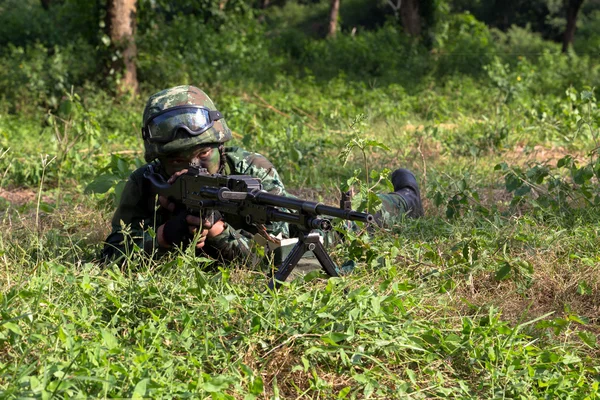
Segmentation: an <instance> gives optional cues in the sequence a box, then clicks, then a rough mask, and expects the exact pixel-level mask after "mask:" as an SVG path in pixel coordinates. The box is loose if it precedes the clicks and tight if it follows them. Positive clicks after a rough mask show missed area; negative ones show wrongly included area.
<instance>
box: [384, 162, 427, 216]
mask: <svg viewBox="0 0 600 400" xmlns="http://www.w3.org/2000/svg"><path fill="white" fill-rule="evenodd" d="M390 180H391V181H392V184H393V185H394V193H396V194H398V195H400V196H401V197H402V198H403V199H404V200H405V201H406V206H407V207H406V216H408V217H412V218H416V217H422V216H423V204H422V203H421V192H420V190H419V184H418V183H417V178H415V176H414V175H413V173H412V172H410V171H409V170H407V169H404V168H398V169H397V170H395V171H394V172H392V177H391V179H390Z"/></svg>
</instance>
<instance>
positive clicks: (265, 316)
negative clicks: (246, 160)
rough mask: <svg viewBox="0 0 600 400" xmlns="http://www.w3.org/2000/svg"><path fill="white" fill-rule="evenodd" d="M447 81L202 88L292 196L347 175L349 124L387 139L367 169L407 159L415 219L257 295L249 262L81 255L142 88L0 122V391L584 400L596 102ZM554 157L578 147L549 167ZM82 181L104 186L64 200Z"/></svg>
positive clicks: (597, 215)
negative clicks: (100, 259) (327, 275)
mask: <svg viewBox="0 0 600 400" xmlns="http://www.w3.org/2000/svg"><path fill="white" fill-rule="evenodd" d="M459 83H460V81H456V82H454V83H451V84H449V85H448V86H445V87H436V88H434V89H432V90H433V91H432V92H427V91H423V92H421V93H417V94H415V95H407V94H405V93H404V92H403V91H402V90H400V89H399V88H398V87H394V86H393V85H392V86H386V87H381V88H367V87H365V86H363V85H361V84H354V83H348V82H344V81H343V80H342V79H340V80H337V81H333V82H331V83H329V84H327V85H326V86H319V85H317V84H315V83H314V82H310V81H309V82H304V83H303V82H300V81H293V80H292V79H290V81H289V82H285V81H282V82H279V84H278V85H276V87H274V88H271V89H263V88H259V87H252V86H251V85H250V86H248V87H238V88H229V89H227V90H226V89H222V92H221V93H220V95H221V96H220V98H221V100H220V101H221V103H220V104H219V107H220V108H221V109H222V110H223V112H224V113H225V115H228V122H229V123H230V126H231V127H232V128H233V130H234V131H235V132H236V142H237V143H236V144H241V145H243V146H244V147H247V148H249V149H252V150H255V151H259V152H261V153H263V154H265V155H267V156H268V157H269V158H270V159H271V160H272V161H273V162H274V163H275V164H276V165H277V166H278V169H279V170H280V172H281V173H282V175H283V176H284V178H285V182H286V184H287V185H288V187H289V188H290V189H291V190H292V191H293V192H294V193H299V194H301V195H305V196H308V197H311V198H322V199H325V200H326V201H327V202H328V203H331V204H334V203H335V201H336V199H335V197H336V196H335V191H334V190H332V189H331V185H333V186H336V188H337V186H339V185H340V184H341V183H343V182H344V181H346V180H347V179H348V178H350V177H352V176H353V175H354V174H355V172H354V171H355V170H357V169H361V168H362V169H363V170H364V160H363V158H362V155H361V153H360V151H359V150H357V149H355V150H353V151H352V153H351V155H350V158H349V161H348V164H347V165H346V166H343V160H341V159H339V156H340V153H341V150H342V149H343V147H344V146H345V145H346V144H348V143H349V142H350V141H351V140H352V139H365V138H366V139H370V140H375V141H379V142H384V143H386V144H387V146H388V147H389V148H390V150H389V151H384V150H382V149H379V148H367V155H368V157H367V163H368V166H369V168H370V169H372V170H375V171H376V172H378V171H379V170H381V169H382V168H390V169H394V168H396V167H399V166H404V167H408V168H411V169H413V170H414V171H415V172H416V173H417V175H418V178H419V181H420V182H421V184H422V189H423V197H424V204H425V209H426V217H425V218H423V219H420V220H414V221H406V222H405V224H404V225H402V226H400V227H398V228H397V229H394V230H392V231H376V232H374V233H373V235H371V236H367V235H362V236H354V235H348V237H347V240H346V241H345V242H344V243H342V244H340V245H338V246H337V247H335V248H333V249H331V252H332V254H333V256H334V258H335V259H336V260H337V261H338V262H343V261H345V260H347V259H353V260H354V261H356V262H357V269H356V271H355V272H354V273H353V274H351V275H348V276H344V277H342V278H333V279H324V278H323V277H322V276H319V275H315V274H309V275H307V276H306V277H305V278H299V279H296V280H294V281H292V282H290V283H287V284H285V285H284V286H283V287H282V288H281V289H280V290H279V291H277V292H268V291H267V290H266V284H267V282H268V276H267V275H266V274H265V273H263V272H261V271H259V270H249V269H247V268H245V267H244V266H243V265H232V266H229V267H228V268H219V267H218V266H216V265H214V264H213V263H212V261H210V260H206V259H198V258H196V257H194V256H192V255H190V254H186V253H183V254H173V255H171V256H169V257H167V258H166V259H163V260H160V261H152V260H148V259H146V258H145V257H143V256H142V255H140V254H138V253H134V254H132V256H131V257H130V259H129V260H127V263H126V265H125V266H124V267H122V268H120V267H119V266H116V265H109V266H107V267H106V268H104V269H102V268H100V267H99V266H98V265H97V264H96V263H95V262H94V259H95V256H96V255H97V254H98V251H99V250H100V248H101V244H100V242H101V241H102V240H103V239H104V238H105V237H106V235H107V233H108V229H109V218H110V216H111V214H112V209H113V207H114V199H115V187H116V185H117V184H118V182H120V181H122V179H124V178H126V176H127V172H128V171H129V170H130V169H132V168H133V167H134V163H135V161H134V158H135V157H141V154H140V153H127V152H130V151H136V150H139V149H140V148H141V142H140V140H139V138H138V137H137V135H138V132H137V130H136V129H135V124H137V123H138V122H137V119H136V114H137V113H138V112H139V111H140V110H141V107H142V103H143V99H137V100H134V102H133V103H132V104H120V103H116V102H115V103H112V102H111V101H110V100H109V99H106V98H104V96H103V95H97V96H96V97H95V96H94V94H93V93H89V96H87V97H86V99H85V101H81V100H78V99H76V98H75V99H72V101H73V103H74V104H73V105H72V107H75V108H76V110H77V111H76V112H75V113H74V114H71V113H67V114H66V115H65V114H63V115H62V117H63V120H62V121H61V120H56V121H58V122H55V125H52V123H51V124H50V125H47V124H41V119H39V120H38V119H35V118H28V117H25V116H2V118H0V136H1V137H2V140H3V141H2V147H3V148H4V149H6V148H8V147H9V148H10V150H8V151H5V150H3V151H2V152H0V155H1V156H0V174H1V176H2V180H1V181H0V182H1V183H0V189H1V191H0V196H1V198H0V207H1V210H2V211H0V219H1V220H2V224H3V226H4V227H6V229H2V230H1V231H0V288H1V292H0V293H1V294H0V303H1V305H0V318H1V319H0V393H1V394H2V397H4V398H28V397H41V398H53V397H56V398H78V397H102V398H104V397H136V398H140V397H144V396H145V397H152V398H161V397H167V398H169V397H174V398H184V397H192V398H197V397H200V398H215V399H220V398H236V399H237V398H240V399H241V398H248V399H251V398H381V399H388V398H403V397H412V398H448V397H450V398H522V399H533V398H578V399H579V398H581V399H583V398H590V399H593V398H597V397H598V391H599V388H598V385H599V382H600V366H599V363H598V357H599V356H600V354H599V349H598V343H597V336H598V334H599V333H600V320H599V319H598V311H599V310H600V309H599V307H600V297H599V294H598V293H600V272H599V271H598V269H597V265H598V264H599V263H600V258H599V256H598V251H597V249H598V247H599V245H600V239H598V238H599V237H600V232H599V228H598V227H599V225H598V222H599V221H600V212H599V211H598V194H599V191H598V188H597V184H598V182H597V174H598V168H597V166H598V161H597V156H596V151H597V146H596V143H595V140H596V138H597V136H598V126H599V124H600V119H599V116H598V109H597V103H596V100H595V98H594V97H593V94H592V92H591V91H586V90H585V89H584V88H578V91H577V92H575V91H573V90H571V92H569V95H568V96H562V97H560V98H556V97H554V96H552V95H548V96H546V97H541V98H536V97H535V96H534V95H533V94H532V93H533V92H532V91H530V89H528V88H524V89H523V91H522V92H520V94H518V95H517V97H516V98H515V99H514V100H512V101H510V102H504V100H502V99H503V97H502V89H499V88H497V87H495V86H494V85H491V84H490V85H488V86H485V87H484V86H482V87H480V88H477V86H476V85H473V84H472V82H471V81H470V80H469V79H467V78H465V80H464V88H465V94H464V95H462V93H458V92H456V91H455V90H454V89H455V88H456V87H457V86H456V85H459ZM291 88H294V90H293V91H292V90H291ZM566 89H567V88H564V90H566ZM571 94H573V95H574V97H573V96H572V95H571ZM590 95H591V97H590ZM215 97H216V98H218V97H217V96H215ZM475 100H476V101H475ZM474 101H475V102H474ZM217 102H219V101H217ZM534 103H535V104H534ZM111 107H112V108H114V109H115V110H118V111H114V112H112V113H111V112H107V111H106V110H107V109H110V108H111ZM542 109H543V110H544V113H545V115H544V116H543V117H542V116H540V114H537V111H536V110H538V111H539V110H542ZM63 111H64V110H63ZM534 111H536V113H534ZM361 115H362V116H361ZM229 116H230V117H229ZM36 121H37V122H36ZM579 121H582V122H579ZM69 124H70V125H69ZM67 125H68V128H66V127H67ZM43 126H45V128H44V129H42V128H41V127H43ZM51 127H57V128H59V129H61V130H60V131H59V132H62V133H64V132H67V134H68V135H67V138H71V139H72V142H73V145H72V146H71V147H70V148H69V149H68V150H67V151H62V152H61V148H60V146H58V145H57V137H56V131H52V130H50V128H51ZM107 127H108V128H107ZM65 129H68V131H65ZM37 131H39V132H40V134H39V137H38V136H35V135H33V134H32V132H37ZM5 132H10V134H5ZM53 132H54V133H53ZM78 132H83V133H84V135H82V136H81V137H79V138H78ZM36 135H37V134H36ZM290 143H292V144H293V148H290V147H289V144H290ZM536 146H537V147H536ZM111 153H112V155H111ZM116 153H119V154H118V155H117V154H116ZM45 154H49V156H48V157H47V158H46V160H53V161H51V162H47V163H46V165H45V164H44V163H42V161H41V160H43V158H44V155H45ZM567 154H571V155H573V156H574V157H576V158H577V157H579V161H578V162H577V163H570V162H569V161H568V159H564V160H563V162H562V164H561V166H560V167H559V166H557V160H559V159H561V158H563V157H564V156H565V155H567ZM502 162H505V163H506V164H505V165H504V166H502V165H501V163H502ZM497 166H498V167H497ZM99 171H100V172H99ZM363 172H364V171H362V172H357V173H356V174H357V176H358V177H360V178H361V180H363V181H364V177H363ZM99 174H103V175H104V176H105V177H106V181H107V182H109V184H108V185H107V187H105V189H108V188H109V187H112V189H110V190H108V192H106V193H100V194H93V195H92V194H88V193H85V192H84V190H85V188H86V186H87V185H88V184H89V183H90V182H92V181H93V180H94V179H95V178H96V177H97V176H98V175H99ZM357 185H358V186H359V188H361V189H363V190H364V188H365V187H364V183H363V184H357ZM378 190H380V189H378ZM117 192H118V190H117Z"/></svg>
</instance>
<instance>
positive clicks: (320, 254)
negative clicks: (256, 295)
mask: <svg viewBox="0 0 600 400" xmlns="http://www.w3.org/2000/svg"><path fill="white" fill-rule="evenodd" d="M307 251H312V252H313V253H314V255H315V257H316V258H317V260H318V261H319V264H321V268H323V271H325V273H326V274H327V275H329V276H340V274H338V272H337V266H336V265H335V263H334V262H333V260H332V259H331V257H329V254H328V253H327V251H326V250H325V247H323V243H321V236H320V235H319V234H318V233H316V232H311V233H307V234H302V235H301V236H300V237H299V238H298V242H296V244H295V245H294V248H292V250H291V251H290V253H289V254H288V255H287V257H286V258H285V260H284V261H283V263H281V266H280V267H279V268H277V272H275V275H274V276H273V278H271V281H269V289H274V288H279V287H280V286H281V284H282V282H285V280H286V279H287V277H288V276H290V274H291V273H292V270H293V269H294V268H296V266H297V265H298V261H300V259H301V258H302V256H303V255H304V254H305V253H306V252H307Z"/></svg>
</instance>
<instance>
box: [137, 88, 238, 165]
mask: <svg viewBox="0 0 600 400" xmlns="http://www.w3.org/2000/svg"><path fill="white" fill-rule="evenodd" d="M184 105H193V106H201V107H206V108H207V109H209V110H211V111H216V107H215V105H214V104H213V102H212V100H211V99H210V97H208V95H207V94H206V93H204V92H203V91H202V90H200V89H198V88H197V87H195V86H187V85H184V86H176V87H174V88H170V89H165V90H162V91H160V92H158V93H155V94H153V95H152V96H150V98H149V99H148V102H147V103H146V107H145V108H144V115H143V120H142V126H143V127H146V124H147V123H148V121H149V120H150V119H151V118H152V117H154V116H156V114H158V113H160V112H162V111H164V110H167V109H170V108H173V107H177V106H184ZM231 138H232V135H231V130H230V129H229V127H228V126H227V123H226V122H225V119H223V118H221V119H219V120H217V121H214V122H213V125H212V126H211V127H210V128H209V129H208V130H206V131H205V132H202V133H201V134H199V135H197V136H191V135H188V134H185V133H184V134H181V133H179V132H178V133H177V134H176V135H175V136H174V138H173V140H170V141H168V142H166V143H155V142H151V141H149V140H146V138H144V150H145V152H144V158H145V159H146V162H150V161H152V160H154V159H155V158H158V157H160V156H164V155H168V154H173V153H178V152H180V151H185V150H188V149H191V148H193V147H195V146H197V145H201V144H213V143H224V142H226V141H228V140H230V139H231Z"/></svg>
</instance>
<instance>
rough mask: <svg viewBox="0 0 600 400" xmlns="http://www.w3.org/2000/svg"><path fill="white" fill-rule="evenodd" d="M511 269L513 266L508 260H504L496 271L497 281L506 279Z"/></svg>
mask: <svg viewBox="0 0 600 400" xmlns="http://www.w3.org/2000/svg"><path fill="white" fill-rule="evenodd" d="M511 269H512V266H511V265H510V264H509V263H508V262H503V263H502V264H501V267H500V268H499V269H498V270H497V271H496V275H495V276H494V279H496V280H497V281H502V280H504V279H506V278H507V277H508V274H509V273H510V270H511Z"/></svg>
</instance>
